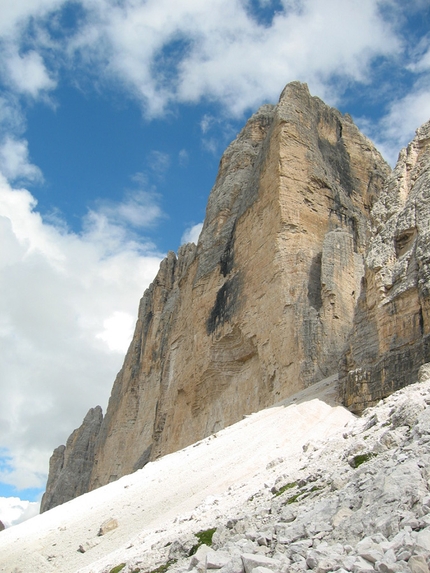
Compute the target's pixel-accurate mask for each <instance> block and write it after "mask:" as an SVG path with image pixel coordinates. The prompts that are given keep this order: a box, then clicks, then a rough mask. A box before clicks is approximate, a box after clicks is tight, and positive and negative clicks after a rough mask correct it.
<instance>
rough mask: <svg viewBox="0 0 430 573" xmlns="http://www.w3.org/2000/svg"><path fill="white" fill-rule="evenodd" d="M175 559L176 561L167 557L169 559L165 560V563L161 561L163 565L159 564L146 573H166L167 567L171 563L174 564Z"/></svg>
mask: <svg viewBox="0 0 430 573" xmlns="http://www.w3.org/2000/svg"><path fill="white" fill-rule="evenodd" d="M176 561H177V559H169V561H167V563H163V565H160V566H159V567H157V568H156V569H152V571H148V573H166V571H167V569H168V568H169V567H170V566H171V565H174V564H175V563H176Z"/></svg>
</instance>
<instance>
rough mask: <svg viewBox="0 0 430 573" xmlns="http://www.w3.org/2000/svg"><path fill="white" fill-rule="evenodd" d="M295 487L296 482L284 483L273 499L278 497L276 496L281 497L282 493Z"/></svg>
mask: <svg viewBox="0 0 430 573" xmlns="http://www.w3.org/2000/svg"><path fill="white" fill-rule="evenodd" d="M296 485H297V482H296V481H293V482H291V483H286V484H285V485H283V486H282V487H281V488H280V489H279V490H278V491H277V492H276V493H275V494H274V496H273V497H278V495H282V494H283V493H284V491H287V490H288V489H293V487H296Z"/></svg>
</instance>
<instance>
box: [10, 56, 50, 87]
mask: <svg viewBox="0 0 430 573" xmlns="http://www.w3.org/2000/svg"><path fill="white" fill-rule="evenodd" d="M6 67H7V72H8V76H9V79H10V81H11V82H12V83H13V84H14V87H15V89H16V90H17V91H18V92H22V93H26V94H29V95H31V96H32V97H37V96H38V95H39V93H40V92H43V91H46V90H52V89H54V88H55V87H56V82H55V81H54V80H53V79H52V78H51V77H50V75H49V73H48V71H47V69H46V67H45V64H44V62H43V59H42V56H41V55H40V54H38V53H37V52H35V51H34V50H31V51H30V52H27V53H26V54H24V55H20V54H18V53H15V54H11V55H9V57H7V59H6Z"/></svg>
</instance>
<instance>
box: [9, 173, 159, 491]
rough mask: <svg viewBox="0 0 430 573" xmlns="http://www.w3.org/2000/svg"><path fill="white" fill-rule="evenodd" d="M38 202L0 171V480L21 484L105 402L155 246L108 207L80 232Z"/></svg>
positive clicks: (151, 269)
mask: <svg viewBox="0 0 430 573" xmlns="http://www.w3.org/2000/svg"><path fill="white" fill-rule="evenodd" d="M127 201H128V199H126V200H125V203H124V205H126V204H127ZM124 205H121V204H118V205H117V209H118V211H121V208H123V207H124ZM35 207H36V201H35V199H34V198H33V197H32V195H31V194H30V193H29V192H28V191H27V190H25V189H14V188H12V187H11V186H10V185H9V184H8V183H7V181H6V180H5V179H4V178H0V241H1V244H2V249H1V250H0V348H1V356H2V359H1V361H0V393H1V396H2V409H1V412H0V427H1V428H2V446H3V447H4V448H6V454H7V459H6V461H5V463H4V465H3V467H2V468H0V481H3V482H6V483H10V484H12V485H15V486H17V487H18V488H28V487H43V485H44V482H45V479H46V473H47V470H48V467H47V461H48V458H49V455H50V453H51V452H52V449H53V448H54V447H56V446H57V445H59V444H60V443H64V442H65V440H66V438H67V437H68V435H69V433H70V431H71V429H73V428H75V427H77V426H79V425H80V423H81V421H82V418H83V416H84V415H85V413H86V410H87V409H88V408H89V407H91V406H94V405H96V404H101V405H102V406H103V407H105V406H106V403H107V398H108V395H109V392H110V389H111V386H112V382H113V379H114V377H115V374H116V372H117V371H118V370H119V368H120V366H121V363H122V359H123V355H122V354H121V352H123V351H124V349H125V348H126V346H127V345H128V343H129V341H130V337H131V333H132V323H133V320H134V319H135V317H136V312H137V308H138V302H139V298H140V296H141V295H142V293H143V291H144V289H145V288H146V287H147V286H148V285H149V283H150V281H151V280H152V279H153V277H154V275H155V273H156V271H157V269H158V266H159V262H160V254H159V253H157V252H156V250H155V248H154V247H153V245H151V244H150V243H147V244H145V243H144V242H142V240H140V242H139V241H137V239H136V237H130V236H129V234H127V232H126V229H125V227H121V225H120V224H119V223H118V222H117V223H115V224H114V223H112V218H113V214H112V212H111V213H110V216H109V217H108V216H106V214H104V215H103V214H100V213H97V212H96V211H94V212H93V214H94V217H93V219H91V218H90V219H89V220H88V221H87V223H86V227H85V230H84V231H83V233H82V234H81V235H77V234H74V233H70V232H66V231H65V230H64V228H62V227H60V228H58V227H56V226H54V225H52V224H47V223H46V222H44V221H43V220H42V218H41V217H40V215H39V214H38V213H37V211H36V210H35ZM110 209H111V211H112V210H113V206H112V205H111V206H110ZM103 217H104V228H103V229H100V228H99V227H97V225H99V226H100V220H99V219H100V218H103ZM121 217H125V218H127V217H126V216H125V215H123V214H120V215H119V221H121ZM140 223H141V222H140ZM108 239H109V240H108ZM132 317H133V318H132ZM46 428H49V432H46Z"/></svg>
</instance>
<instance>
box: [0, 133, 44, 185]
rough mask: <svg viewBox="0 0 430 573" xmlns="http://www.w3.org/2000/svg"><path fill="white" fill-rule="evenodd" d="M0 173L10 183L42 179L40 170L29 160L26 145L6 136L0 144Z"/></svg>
mask: <svg viewBox="0 0 430 573" xmlns="http://www.w3.org/2000/svg"><path fill="white" fill-rule="evenodd" d="M0 171H1V172H2V173H3V174H4V175H5V176H6V177H7V178H8V179H9V180H12V181H15V180H17V179H26V180H29V181H40V180H42V179H43V176H42V172H41V171H40V169H39V168H38V167H37V166H36V165H33V164H32V163H31V162H30V160H29V153H28V143H27V141H25V140H17V139H15V138H13V137H10V136H6V137H5V139H4V141H3V142H2V143H1V144H0Z"/></svg>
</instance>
